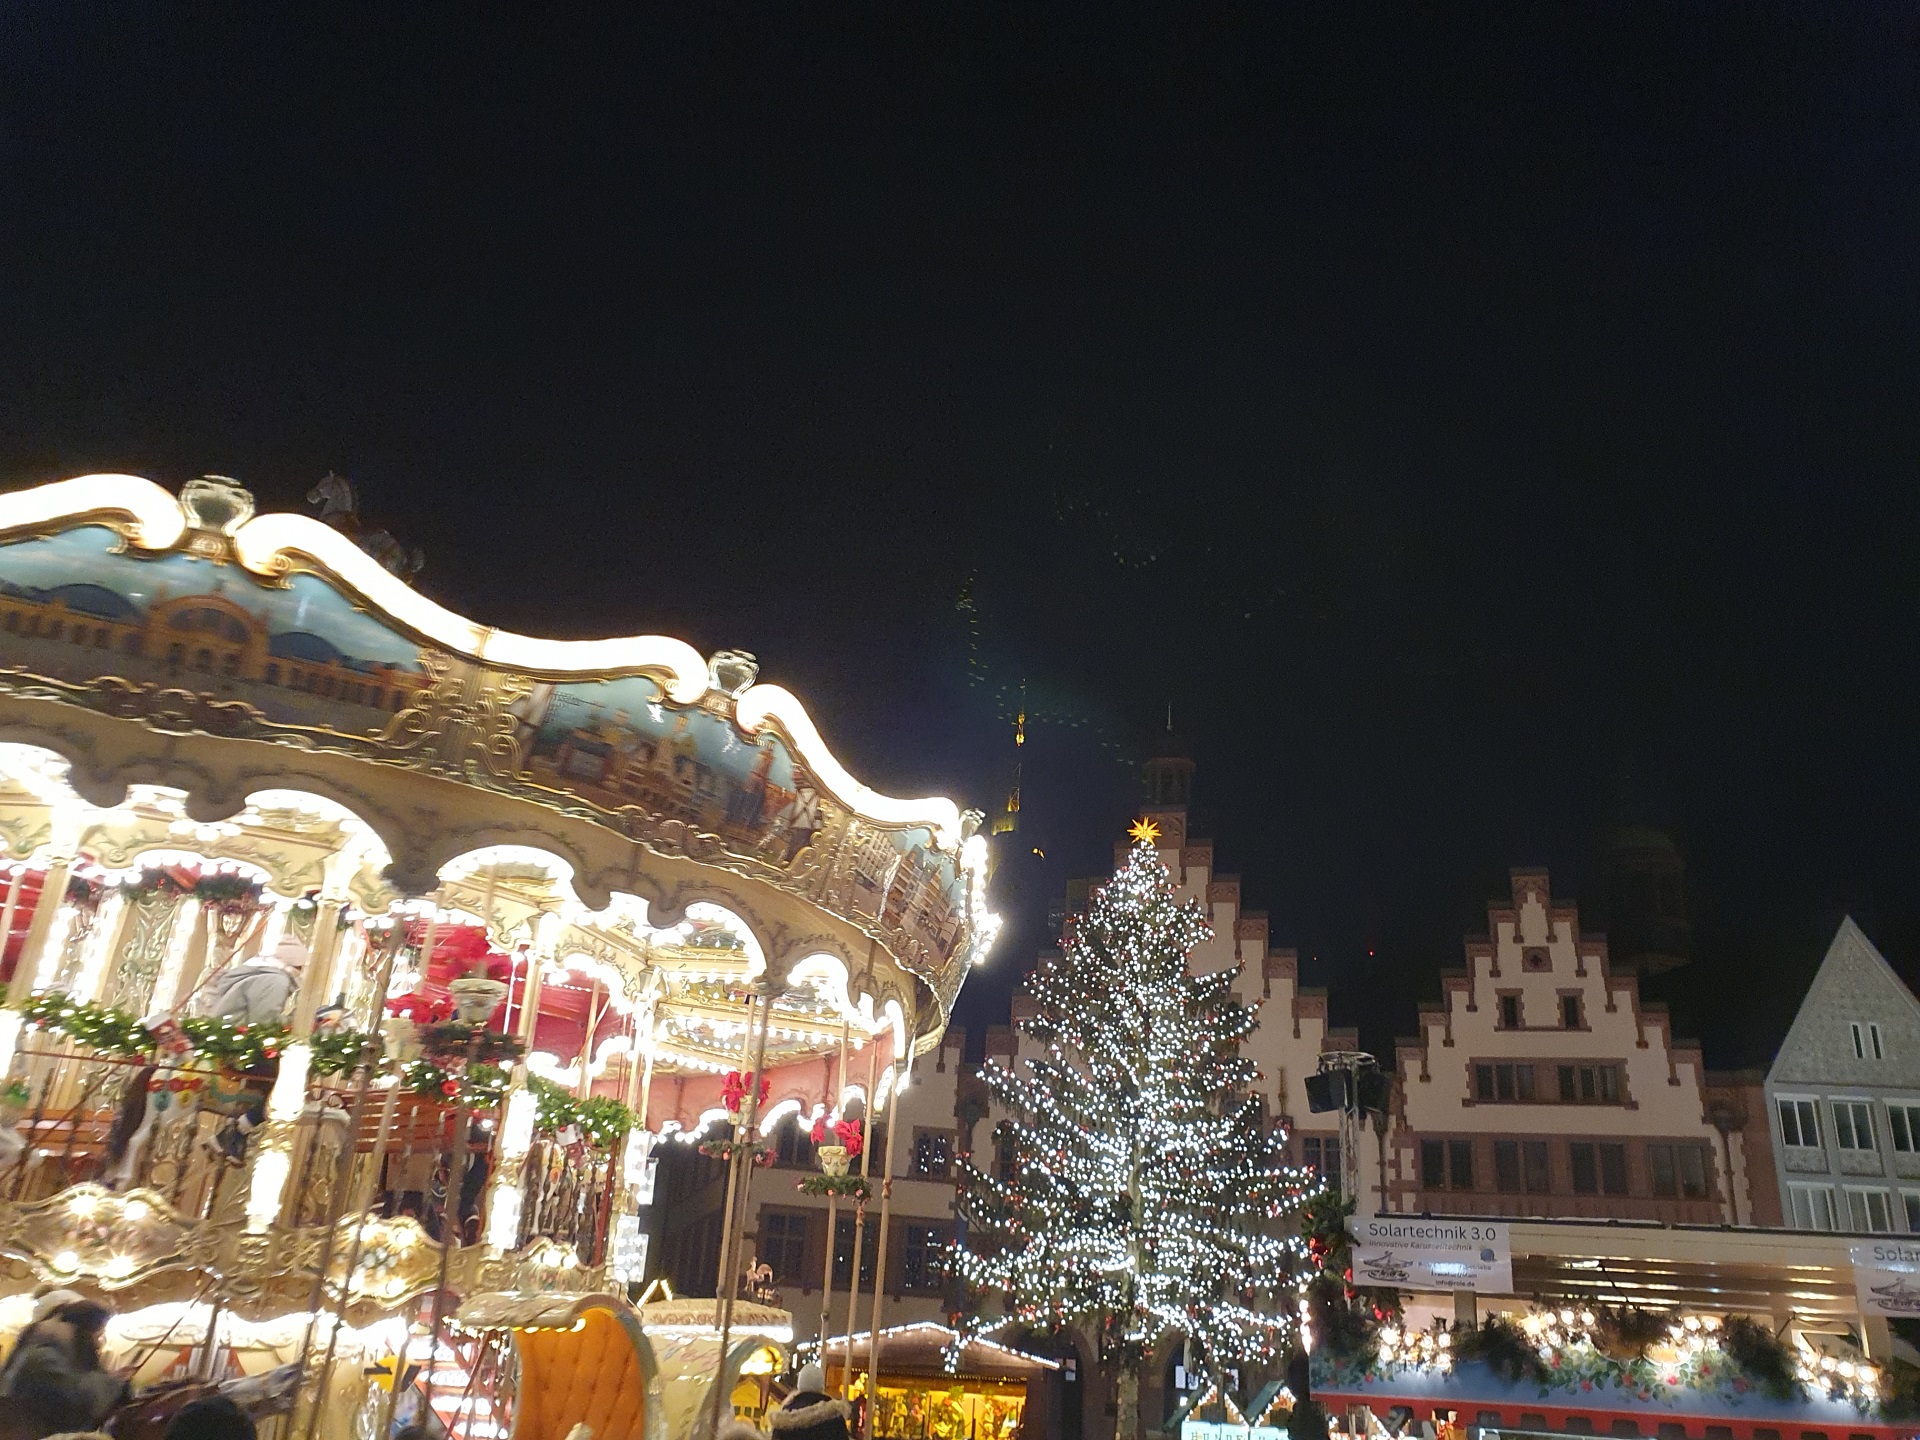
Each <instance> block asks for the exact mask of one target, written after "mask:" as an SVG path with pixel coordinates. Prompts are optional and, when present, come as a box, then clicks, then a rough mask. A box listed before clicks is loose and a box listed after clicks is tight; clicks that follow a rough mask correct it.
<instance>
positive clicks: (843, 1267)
mask: <svg viewBox="0 0 1920 1440" xmlns="http://www.w3.org/2000/svg"><path fill="white" fill-rule="evenodd" d="M878 1228H879V1227H878V1226H877V1225H874V1224H872V1223H869V1224H868V1225H867V1226H866V1227H865V1228H864V1229H863V1230H862V1231H861V1234H860V1283H861V1284H862V1285H871V1284H873V1256H874V1249H875V1247H876V1246H877V1245H878V1244H879V1239H878V1236H877V1234H876V1233H875V1232H876V1231H877V1230H878ZM833 1283H834V1284H835V1285H837V1286H839V1285H851V1284H852V1283H853V1221H851V1220H841V1221H840V1222H839V1223H838V1224H836V1225H835V1226H834V1227H833Z"/></svg>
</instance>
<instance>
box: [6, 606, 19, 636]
mask: <svg viewBox="0 0 1920 1440" xmlns="http://www.w3.org/2000/svg"><path fill="white" fill-rule="evenodd" d="M7 629H8V630H10V631H12V632H13V633H14V634H16V635H18V634H19V633H20V612H19V611H18V610H9V611H7Z"/></svg>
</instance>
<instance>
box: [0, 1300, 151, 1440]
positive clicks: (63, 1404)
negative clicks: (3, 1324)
mask: <svg viewBox="0 0 1920 1440" xmlns="http://www.w3.org/2000/svg"><path fill="white" fill-rule="evenodd" d="M111 1315H112V1312H111V1311H109V1310H108V1309H107V1307H106V1306H104V1305H101V1304H99V1303H98V1302H96V1301H93V1300H89V1299H87V1298H86V1297H85V1296H84V1295H81V1294H79V1293H78V1292H77V1291H73V1290H54V1291H50V1292H48V1293H47V1294H45V1295H42V1296H41V1297H40V1299H39V1300H38V1301H36V1302H35V1304H34V1307H33V1321H32V1323H31V1324H29V1325H28V1326H27V1328H26V1329H24V1330H22V1331H21V1332H20V1338H19V1339H18V1340H16V1341H15V1342H14V1346H13V1353H12V1354H11V1355H9V1356H8V1357H7V1363H6V1364H5V1365H4V1366H0V1440H46V1437H48V1436H51V1435H59V1434H62V1433H69V1432H72V1431H78V1430H97V1429H99V1428H100V1426H101V1424H102V1422H104V1421H105V1420H106V1418H107V1416H109V1415H111V1414H112V1413H113V1412H114V1411H115V1410H116V1409H118V1408H119V1407H120V1406H121V1405H122V1404H123V1403H124V1402H125V1401H126V1399H127V1397H128V1395H129V1394H130V1393H131V1392H130V1390H129V1387H128V1384H127V1380H126V1377H125V1376H123V1375H117V1374H115V1373H113V1372H112V1371H110V1370H108V1369H107V1367H106V1365H105V1364H104V1363H102V1361H101V1358H100V1336H101V1333H102V1332H103V1331H105V1329H106V1328H107V1321H108V1319H109V1318H111Z"/></svg>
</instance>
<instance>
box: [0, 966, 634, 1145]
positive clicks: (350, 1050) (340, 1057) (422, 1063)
mask: <svg viewBox="0 0 1920 1440" xmlns="http://www.w3.org/2000/svg"><path fill="white" fill-rule="evenodd" d="M5 998H6V987H5V986H3V985H0V1002H4V1001H5ZM22 1013H23V1014H24V1015H25V1016H26V1019H27V1023H28V1024H30V1025H33V1026H37V1027H38V1028H39V1029H42V1030H45V1031H47V1032H48V1033H49V1034H52V1035H61V1036H65V1037H66V1038H67V1039H69V1040H73V1041H75V1042H77V1043H79V1044H81V1045H84V1046H86V1047H87V1048H88V1049H89V1050H94V1051H97V1052H99V1053H100V1054H102V1055H112V1056H115V1057H117V1058H119V1059H122V1060H140V1059H146V1058H148V1057H151V1056H152V1055H153V1054H154V1052H155V1051H156V1050H157V1049H158V1048H159V1041H158V1040H157V1039H156V1038H155V1036H154V1033H153V1032H152V1031H151V1030H149V1029H148V1028H147V1027H146V1026H145V1025H142V1024H141V1023H140V1022H139V1021H138V1020H136V1019H135V1018H134V1017H133V1016H131V1015H129V1014H127V1013H126V1012H125V1011H124V1010H116V1009H114V1008H112V1007H111V1006H108V1005H94V1004H91V1003H89V1002H87V1001H83V1000H75V999H74V998H73V997H72V996H70V995H67V994H65V993H63V992H61V991H58V990H44V991H36V992H35V993H34V994H33V995H32V996H31V997H29V999H28V1000H27V1004H26V1008H25V1010H24V1011H23V1012H22ZM180 1030H181V1033H182V1034H184V1035H185V1036H186V1038H187V1042H188V1044H189V1045H190V1046H191V1047H192V1054H193V1056H194V1057H195V1058H196V1059H199V1060H209V1061H212V1062H213V1063H215V1064H217V1065H220V1066H222V1067H223V1068H225V1069H228V1070H235V1071H248V1070H253V1069H256V1068H257V1067H259V1066H262V1065H266V1064H270V1063H271V1062H273V1061H275V1060H277V1059H279V1057H280V1052H281V1051H282V1050H284V1049H285V1048H286V1045H287V1027H286V1026H284V1025H277V1024H276V1025H243V1024H235V1023H234V1022H233V1021H231V1020H223V1019H218V1018H213V1017H207V1016H198V1015H190V1016H187V1017H185V1018H184V1019H182V1020H181V1021H180ZM504 1039H505V1037H499V1036H489V1037H488V1043H487V1044H486V1045H485V1046H484V1049H485V1050H486V1051H487V1052H488V1053H494V1054H498V1055H499V1056H501V1058H506V1059H512V1058H516V1057H515V1053H514V1052H517V1051H518V1050H519V1048H520V1047H519V1046H518V1044H517V1043H515V1042H512V1041H506V1043H505V1044H504V1045H503V1044H500V1043H499V1042H500V1041H502V1040H504ZM311 1043H312V1045H313V1063H312V1067H311V1068H312V1073H313V1074H315V1075H343V1074H346V1073H347V1072H348V1071H350V1070H352V1069H353V1068H354V1067H355V1066H356V1065H358V1064H360V1063H361V1062H362V1061H365V1062H366V1063H368V1064H373V1063H376V1062H377V1061H378V1060H379V1058H380V1055H381V1051H382V1046H381V1041H380V1037H379V1036H378V1035H374V1034H367V1033H364V1032H362V1031H358V1030H324V1031H321V1032H319V1033H318V1034H316V1035H314V1037H313V1039H312V1042H311ZM511 1079H512V1077H511V1076H510V1074H509V1073H508V1072H507V1071H506V1070H504V1069H502V1068H501V1067H500V1066H498V1065H494V1064H489V1063H486V1062H484V1061H483V1062H480V1063H477V1064H471V1065H469V1064H464V1063H462V1064H457V1065H456V1066H454V1067H452V1068H449V1067H448V1066H444V1065H441V1064H439V1063H437V1062H436V1061H434V1060H432V1059H421V1060H412V1061H409V1062H407V1064H405V1065H403V1066H402V1067H401V1069H400V1083H401V1085H402V1086H403V1087H404V1088H406V1089H407V1090H410V1091H412V1092H413V1093H414V1094H416V1095H420V1096H423V1097H425V1098H427V1099H430V1100H437V1101H440V1102H441V1103H443V1104H453V1105H459V1106H461V1107H462V1108H464V1109H468V1110H490V1109H492V1108H494V1107H495V1106H497V1105H498V1104H499V1103H500V1102H501V1100H503V1099H504V1098H505V1097H506V1093H507V1086H508V1084H509V1083H510V1081H511ZM449 1086H451V1087H452V1088H448V1087H449ZM527 1088H528V1089H529V1090H531V1091H532V1092H533V1098H534V1103H535V1105H536V1107H537V1109H536V1111H535V1116H534V1128H535V1129H537V1130H538V1131H540V1132H541V1133H542V1134H546V1135H557V1134H559V1133H560V1132H561V1131H562V1130H565V1129H566V1128H567V1127H568V1126H569V1125H572V1126H576V1127H578V1128H579V1130H580V1132H581V1134H583V1135H585V1136H586V1137H587V1139H588V1140H589V1141H590V1142H591V1143H593V1144H594V1145H596V1146H598V1147H599V1148H600V1149H602V1150H609V1151H610V1150H612V1149H614V1147H616V1146H617V1145H618V1144H619V1143H620V1141H621V1139H622V1138H623V1137H624V1136H625V1135H626V1133H627V1131H629V1130H631V1129H632V1128H633V1125H634V1114H633V1112H632V1111H631V1110H629V1109H628V1108H627V1107H626V1106H625V1105H623V1104H621V1103H620V1102H619V1101H618V1100H615V1099H613V1098H611V1097H610V1096H606V1095H593V1096H589V1097H588V1098H587V1099H585V1100H581V1099H578V1098H577V1097H576V1096H574V1095H573V1093H572V1092H571V1091H568V1090H567V1089H565V1088H564V1087H562V1086H559V1085H556V1084H554V1083H553V1082H552V1081H551V1080H543V1079H541V1078H540V1077H539V1076H538V1075H529V1076H528V1077H527Z"/></svg>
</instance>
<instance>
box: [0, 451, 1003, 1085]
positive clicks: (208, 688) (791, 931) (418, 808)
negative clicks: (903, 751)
mask: <svg viewBox="0 0 1920 1440" xmlns="http://www.w3.org/2000/svg"><path fill="white" fill-rule="evenodd" d="M0 627H3V628H0V742H4V743H0V843H3V844H4V846H5V850H6V855H7V857H9V858H14V859H19V858H22V857H30V856H34V855H36V854H44V853H46V852H47V847H48V846H49V844H50V843H51V840H52V837H53V835H54V833H55V832H56V831H57V830H58V829H59V828H60V826H61V824H67V825H79V826H81V828H82V829H83V830H84V832H85V838H84V840H83V841H82V845H81V848H82V850H83V852H84V854H85V855H86V856H87V858H88V863H89V864H90V865H91V866H92V867H93V868H94V869H96V870H99V871H102V872H117V873H122V874H132V873H135V872H137V871H139V870H141V869H143V868H151V867H152V866H154V865H156V864H165V863H169V861H170V860H172V861H176V862H183V861H193V862H195V863H204V864H219V865H223V866H226V867H229V869H230V873H233V874H239V875H244V876H247V877H250V878H252V879H255V880H257V881H258V882H259V883H260V884H261V885H262V886H263V887H264V888H266V889H267V890H270V891H272V892H274V893H276V894H279V895H282V896H286V897H297V896H300V895H304V894H308V893H311V892H312V891H313V890H315V889H318V888H320V887H322V886H323V885H328V884H331V885H334V886H335V888H336V890H338V891H340V893H342V894H343V895H344V896H349V897H350V898H351V899H352V901H353V903H354V904H356V905H358V906H360V907H362V908H363V909H364V910H365V911H366V912H368V913H375V914H377V913H381V912H384V911H391V910H393V909H394V908H395V907H398V909H399V910H400V911H403V912H404V911H411V912H412V913H413V914H414V915H415V917H416V918H415V919H413V920H412V921H410V923H411V924H414V925H416V926H417V925H420V924H423V923H425V917H426V915H427V913H428V912H429V911H431V912H432V914H433V917H434V918H433V921H432V923H433V925H434V926H436V927H438V928H439V929H443V930H444V931H445V934H444V936H441V937H440V938H439V939H437V940H436V943H435V945H434V947H433V954H432V955H431V956H429V957H427V966H426V968H427V969H428V970H433V969H434V968H435V966H436V965H437V964H438V963H439V962H440V960H441V958H442V956H443V953H444V954H445V956H446V957H447V961H448V964H449V965H451V964H452V963H453V960H454V959H455V958H457V957H456V950H457V947H459V946H465V947H467V949H466V951H465V952H462V953H463V955H464V959H465V960H469V961H470V960H473V959H474V958H476V957H484V956H487V955H492V956H494V957H495V958H496V960H497V959H498V958H500V957H506V959H507V961H508V964H509V967H511V966H512V965H513V964H515V963H517V960H516V957H524V956H525V955H526V954H527V953H531V952H532V951H534V950H537V951H538V953H540V954H541V955H543V956H544V957H546V958H547V961H548V963H549V965H550V966H551V967H553V968H551V969H550V970H549V973H548V977H547V984H548V985H549V986H553V987H555V988H554V992H553V994H552V996H551V999H550V1000H549V1001H544V1002H543V1004H542V1007H541V1023H542V1027H543V1028H542V1030H541V1032H540V1034H539V1036H537V1037H536V1044H535V1050H536V1052H540V1051H543V1050H545V1049H546V1048H547V1047H546V1045H545V1043H544V1042H545V1040H546V1039H547V1036H548V1033H549V1032H548V1030H547V1029H546V1028H545V1027H547V1026H548V1025H549V1024H558V1023H561V1022H562V1021H565V1022H567V1023H570V1024H572V1025H573V1026H574V1027H575V1029H574V1030H573V1031H571V1032H568V1033H567V1034H565V1035H560V1036H559V1038H557V1039H556V1040H555V1046H554V1048H555V1050H556V1052H561V1053H556V1054H555V1055H554V1056H551V1057H549V1059H550V1060H551V1061H552V1063H553V1065H555V1066H556V1067H559V1068H562V1069H564V1067H565V1065H576V1066H577V1064H578V1063H582V1060H583V1061H584V1063H587V1064H589V1065H593V1066H599V1065H604V1064H605V1063H606V1062H607V1060H608V1059H610V1058H613V1057H617V1056H618V1055H620V1054H621V1053H622V1051H623V1050H625V1049H627V1048H629V1047H630V1043H631V1042H630V1041H628V1040H627V1039H625V1038H624V1035H623V1032H622V1030H621V1026H620V1023H619V1017H620V1016H623V1015H626V1014H630V1013H631V1011H632V1010H633V1008H634V1007H635V1006H636V1005H638V1004H640V1003H642V1002H648V1003H652V1004H654V1005H655V1006H656V1007H657V1010H658V1013H659V1015H660V1016H661V1025H660V1028H659V1030H658V1031H657V1032H656V1033H657V1041H658V1064H659V1065H660V1066H662V1067H664V1068H665V1070H666V1071H667V1072H668V1073H670V1074H671V1073H674V1072H675V1071H678V1072H679V1073H681V1074H683V1075H697V1074H707V1075H711V1074H714V1073H716V1072H718V1071H720V1070H724V1069H732V1068H735V1067H737V1066H738V1065H739V1064H740V1062H741V1058H742V1029H741V1025H742V1010H743V1002H744V996H745V994H746V992H748V991H749V990H754V989H759V990H762V991H771V992H772V993H773V995H774V997H775V998H774V1000H773V1014H772V1018H771V1022H770V1029H769V1033H768V1054H769V1057H770V1062H771V1063H772V1065H773V1066H775V1067H778V1066H780V1065H782V1064H790V1063H794V1062H798V1061H800V1060H803V1059H806V1058H808V1057H817V1056H820V1055H822V1054H823V1053H826V1052H827V1051H829V1050H832V1049H835V1048H837V1046H838V1044H839V1043H840V1034H841V1028H842V1024H843V1022H844V1023H845V1024H846V1025H847V1026H848V1027H849V1028H850V1030H851V1031H852V1034H853V1037H854V1043H855V1044H856V1045H857V1044H860V1043H862V1042H864V1041H865V1040H867V1039H868V1038H869V1037H873V1038H875V1039H879V1040H882V1041H884V1042H888V1048H889V1049H890V1050H891V1051H893V1053H896V1054H897V1053H898V1048H899V1047H900V1046H903V1045H910V1046H912V1047H913V1048H915V1049H924V1048H925V1047H926V1046H928V1045H930V1044H932V1043H933V1041H934V1039H935V1038H936V1037H937V1035H938V1034H939V1032H940V1031H941V1030H942V1029H943V1028H944V1026H945V1022H946V1016H947V1014H948V1012H949V1011H950V1009H951V1006H952V1003H953V1000H954V997H955V996H956V995H957V993H958V991H959V988H960V985H961V983H962V981H963V980H964V978H965V975H966V972H967V970H968V968H969V967H970V966H971V965H972V964H974V963H976V962H977V961H979V960H980V959H982V958H984V956H985V954H986V951H987V949H988V948H989V946H990V945H991V943H992V940H993V936H994V933H995V930H996V929H997V925H998V922H997V920H996V919H995V917H994V916H992V915H991V914H990V913H989V912H988V911H987V908H986V905H985V871H986V849H985V842H984V840H983V838H982V837H980V836H978V835H977V834H975V833H974V832H975V829H976V828H977V825H978V818H979V817H978V815H977V814H976V813H974V812H967V813H966V814H962V812H961V811H960V810H959V808H958V807H957V806H956V805H955V804H954V803H953V802H952V801H951V800H947V799H943V798H940V797H926V798H920V799H898V798H894V797H890V796H886V795H881V794H879V793H878V792H876V791H874V790H872V789H870V788H869V787H867V786H865V785H863V784H861V783H860V782H859V781H857V780H855V779H854V778H853V776H852V775H850V774H849V773H848V772H847V771H846V769H845V768H844V767H843V766H842V765H841V764H840V763H839V762H838V760H836V759H835V758H834V756H833V755H832V753H831V752H830V751H829V750H828V749H827V747H826V745H825V743H824V742H823V741H822V739H821V737H820V734H819V731H818V730H817V728H816V727H815V726H814V724H813V722H812V720H811V719H810V718H809V717H808V715H807V713H806V711H805V709H804V708H803V707H802V706H801V704H800V702H799V701H798V700H797V699H796V698H795V697H794V696H793V695H791V694H790V693H788V692H787V691H786V690H784V689H782V688H780V687H779V686H775V685H762V684H756V683H754V682H755V678H756V673H757V667H756V665H755V663H754V661H753V658H752V657H751V656H746V655H741V654H738V653H733V652H721V653H719V654H716V655H715V656H713V657H712V658H711V659H710V660H709V659H706V658H703V657H701V656H700V655H699V654H698V653H697V652H696V651H694V650H693V648H692V647H691V646H689V645H687V644H685V643H684V642H682V641H679V640H674V639H669V638H665V637H661V636H632V637H625V638H614V639H605V640H590V641H559V640H545V639H539V638H536V637H531V636H525V635H516V634H513V633H510V632H507V631H502V630H496V629H493V628H491V627H489V626H485V625H481V624H478V623H477V622H474V621H471V620H468V619H466V618H464V617H462V616H459V615H456V614H454V613H453V612H451V611H449V610H446V609H445V608H444V607H442V606H440V605H438V604H436V603H435V602H433V601H432V600H430V599H428V598H427V597H425V596H423V595H421V594H420V593H419V592H418V591H416V590H414V589H412V588H411V587H410V586H408V585H407V584H405V583H404V582H403V581H401V580H400V579H399V578H397V577H396V576H395V575H394V574H392V573H390V572H389V571H388V570H386V569H384V568H382V566H381V565H380V564H379V563H378V562H376V561H375V560H374V558H373V556H372V555H371V554H369V553H368V551H367V550H366V549H362V548H361V547H360V545H358V544H356V543H355V541H354V540H353V539H352V538H350V537H349V535H348V534H347V533H345V532H344V531H343V530H341V529H336V528H334V527H333V526H331V525H327V524H323V523H321V522H320V521H318V520H314V519H311V518H308V517H306V516H301V515H288V514H269V515H257V516H256V515H255V514H254V513H253V500H252V497H251V496H250V495H249V494H248V493H247V492H246V491H245V490H243V489H241V488H240V487H239V486H238V485H236V484H234V483H233V482H231V481H227V480H222V479H218V478H214V477H208V478H204V479H202V480H198V481H194V482H192V483H190V484H189V485H187V486H186V487H185V489H184V490H183V492H182V493H181V495H180V496H179V497H178V498H176V497H175V496H173V495H172V494H170V493H168V492H167V491H165V490H163V489H162V488H160V487H159V486H157V485H155V484H153V483H152V482H150V481H147V480H143V479H139V478H137V477H133V476H124V475H93V476H84V477H81V478H79V479H75V480H67V481H61V482H58V483H55V484H50V485H42V486H39V487H37V488H34V489H29V490H24V491H17V492H14V493H11V494H6V495H0ZM269 747H270V748H269ZM429 896H431V897H433V898H432V899H431V900H430V899H428V898H427V897H429ZM446 947H455V948H454V949H447V948H446ZM449 978H452V975H451V971H444V972H443V973H442V974H440V975H439V976H438V977H437V978H436V976H435V975H432V974H429V975H425V976H422V977H421V979H422V981H423V983H444V981H445V980H446V979H449ZM609 1016H612V1017H614V1018H613V1019H612V1020H609V1019H608V1018H607V1017H609ZM569 1036H570V1037H571V1038H570V1039H569ZM569 1044H571V1045H572V1047H573V1053H565V1052H567V1051H568V1046H569ZM575 1054H580V1055H581V1060H576V1059H575ZM563 1062H564V1063H563ZM815 1068H816V1069H817V1068H818V1067H817V1066H816V1067H815ZM573 1073H574V1074H575V1075H577V1073H578V1072H577V1069H576V1070H575V1071H574V1072H573ZM555 1078H565V1077H564V1076H558V1075H556V1077H555ZM818 1088H819V1085H818V1084H816V1086H815V1089H818ZM780 1098H781V1097H780V1096H779V1095H775V1096H774V1097H773V1103H774V1104H775V1105H778V1103H779V1101H780Z"/></svg>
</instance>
